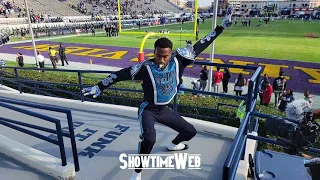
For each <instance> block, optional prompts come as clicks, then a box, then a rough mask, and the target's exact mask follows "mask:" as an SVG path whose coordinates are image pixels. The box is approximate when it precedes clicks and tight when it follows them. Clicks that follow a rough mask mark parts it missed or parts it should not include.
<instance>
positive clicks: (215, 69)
mask: <svg viewBox="0 0 320 180" xmlns="http://www.w3.org/2000/svg"><path fill="white" fill-rule="evenodd" d="M206 60H207V61H210V58H207V59H206ZM213 62H214V63H217V64H224V62H223V61H222V60H221V59H214V60H213ZM207 68H208V70H209V71H210V66H207ZM212 71H217V67H215V66H212Z"/></svg>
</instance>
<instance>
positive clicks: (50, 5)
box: [15, 0, 82, 16]
mask: <svg viewBox="0 0 320 180" xmlns="http://www.w3.org/2000/svg"><path fill="white" fill-rule="evenodd" d="M15 4H16V5H17V6H19V7H21V8H23V7H24V0H16V1H15ZM28 6H29V11H31V10H33V12H34V13H35V14H41V13H42V14H45V13H47V14H50V15H51V16H82V14H81V13H80V12H78V11H76V10H74V9H72V8H70V7H69V6H68V5H66V4H64V3H62V2H60V1H58V0H28Z"/></svg>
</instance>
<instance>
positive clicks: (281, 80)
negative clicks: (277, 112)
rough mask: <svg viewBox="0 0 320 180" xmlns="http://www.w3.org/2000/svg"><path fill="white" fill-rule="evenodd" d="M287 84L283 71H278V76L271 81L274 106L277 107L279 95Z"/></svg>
mask: <svg viewBox="0 0 320 180" xmlns="http://www.w3.org/2000/svg"><path fill="white" fill-rule="evenodd" d="M286 86H287V80H286V79H285V77H284V72H283V71H280V73H279V77H277V78H276V79H275V80H274V81H273V87H272V88H273V91H274V98H275V100H274V107H277V105H278V100H279V96H280V95H281V94H282V93H283V92H284V90H285V89H286Z"/></svg>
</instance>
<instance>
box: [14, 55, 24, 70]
mask: <svg viewBox="0 0 320 180" xmlns="http://www.w3.org/2000/svg"><path fill="white" fill-rule="evenodd" d="M16 61H17V63H18V65H19V67H23V66H24V62H23V56H22V54H21V53H20V52H19V53H18V54H17V59H16Z"/></svg>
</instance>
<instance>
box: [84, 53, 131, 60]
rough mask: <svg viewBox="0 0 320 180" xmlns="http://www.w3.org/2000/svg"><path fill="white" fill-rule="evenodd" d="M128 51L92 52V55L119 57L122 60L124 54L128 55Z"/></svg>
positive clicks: (108, 57)
mask: <svg viewBox="0 0 320 180" xmlns="http://www.w3.org/2000/svg"><path fill="white" fill-rule="evenodd" d="M127 53H128V51H114V52H107V53H102V54H92V55H90V56H93V57H98V58H107V59H118V60H121V59H122V58H123V56H124V55H126V54H127Z"/></svg>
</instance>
